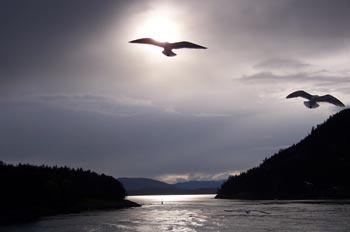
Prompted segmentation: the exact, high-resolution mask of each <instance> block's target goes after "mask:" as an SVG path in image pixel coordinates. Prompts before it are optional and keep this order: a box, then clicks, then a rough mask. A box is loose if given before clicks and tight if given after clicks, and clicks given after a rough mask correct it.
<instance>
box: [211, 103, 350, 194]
mask: <svg viewBox="0 0 350 232" xmlns="http://www.w3.org/2000/svg"><path fill="white" fill-rule="evenodd" d="M286 133H288V132H286ZM349 176H350V109H345V110H343V111H341V112H339V113H337V114H335V115H334V116H332V117H330V118H329V119H328V120H327V121H326V122H324V123H323V124H321V125H318V126H317V127H316V128H312V130H311V133H310V134H309V135H308V136H307V137H306V138H304V139H303V140H301V141H300V142H299V143H298V144H295V145H293V146H291V147H289V148H287V149H284V150H281V151H280V152H278V153H277V154H275V155H273V156H272V157H270V158H267V159H265V160H264V161H263V162H262V164H260V165H259V166H258V167H255V168H252V169H250V170H248V171H247V172H244V173H241V174H240V175H238V176H231V177H230V178H229V179H228V180H227V181H226V182H225V183H224V184H223V185H222V186H221V188H220V190H219V191H218V195H217V198H243V199H331V198H333V199H334V198H338V199H339V198H350V181H349Z"/></svg>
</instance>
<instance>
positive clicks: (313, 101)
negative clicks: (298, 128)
mask: <svg viewBox="0 0 350 232" xmlns="http://www.w3.org/2000/svg"><path fill="white" fill-rule="evenodd" d="M294 97H303V98H306V99H307V100H308V101H304V105H305V106H306V107H307V108H309V109H313V108H317V107H319V106H320V105H319V104H317V103H318V102H328V103H331V104H333V105H336V106H340V107H344V106H345V105H344V104H343V103H342V102H341V101H339V100H338V99H337V98H335V97H333V96H332V95H330V94H326V95H322V96H318V95H311V94H309V93H307V92H305V91H304V90H298V91H295V92H293V93H291V94H289V95H288V96H287V98H294Z"/></svg>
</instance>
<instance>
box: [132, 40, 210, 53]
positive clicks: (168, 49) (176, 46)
mask: <svg viewBox="0 0 350 232" xmlns="http://www.w3.org/2000/svg"><path fill="white" fill-rule="evenodd" d="M129 43H140V44H150V45H155V46H158V47H162V48H163V49H164V50H163V52H162V53H163V54H164V55H166V56H176V53H174V52H173V51H172V50H173V49H180V48H195V49H207V48H206V47H203V46H200V45H198V44H194V43H191V42H188V41H181V42H176V43H168V42H159V41H157V40H154V39H151V38H142V39H136V40H132V41H129Z"/></svg>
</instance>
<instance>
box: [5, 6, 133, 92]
mask: <svg viewBox="0 0 350 232" xmlns="http://www.w3.org/2000/svg"><path fill="white" fill-rule="evenodd" d="M125 4H126V2H125V1H112V0H106V1H97V0H86V1H85V0H84V1H83V0H73V1H67V0H62V1H54V0H34V1H25V0H5V1H1V2H0V28H1V32H0V33H1V36H0V81H1V82H6V83H8V86H7V91H8V89H9V87H11V86H15V87H18V86H21V85H31V84H33V83H34V82H35V84H37V83H36V82H37V81H42V83H41V84H42V85H44V84H45V83H46V82H50V81H53V80H54V79H56V80H55V81H56V82H57V79H58V80H60V81H63V79H66V81H67V80H68V81H69V80H70V79H71V78H73V77H74V76H79V74H78V73H77V71H76V69H77V68H81V66H82V64H83V63H84V62H86V60H85V61H81V62H78V60H77V59H78V58H77V57H75V56H76V54H77V53H78V52H79V51H80V50H81V48H82V47H83V46H85V45H86V44H87V43H89V41H90V40H91V39H92V38H94V37H95V36H96V35H98V34H101V33H103V31H104V30H105V29H106V25H107V23H108V22H109V21H110V20H111V19H113V17H114V16H115V15H118V14H121V12H123V8H124V6H125ZM81 59H82V60H84V58H81ZM79 66H80V67H79ZM84 66H86V65H84ZM10 84H11V86H9V85H10ZM56 84H57V83H56ZM1 86H2V87H3V85H1Z"/></svg>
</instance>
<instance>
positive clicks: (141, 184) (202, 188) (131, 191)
mask: <svg viewBox="0 0 350 232" xmlns="http://www.w3.org/2000/svg"><path fill="white" fill-rule="evenodd" d="M118 181H119V182H121V183H122V184H123V186H124V188H125V190H126V192H127V194H128V195H162V194H216V192H217V190H218V188H219V187H220V185H221V184H222V183H223V182H224V180H221V181H188V182H182V183H176V184H167V183H165V182H161V181H158V180H153V179H149V178H119V179H118Z"/></svg>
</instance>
